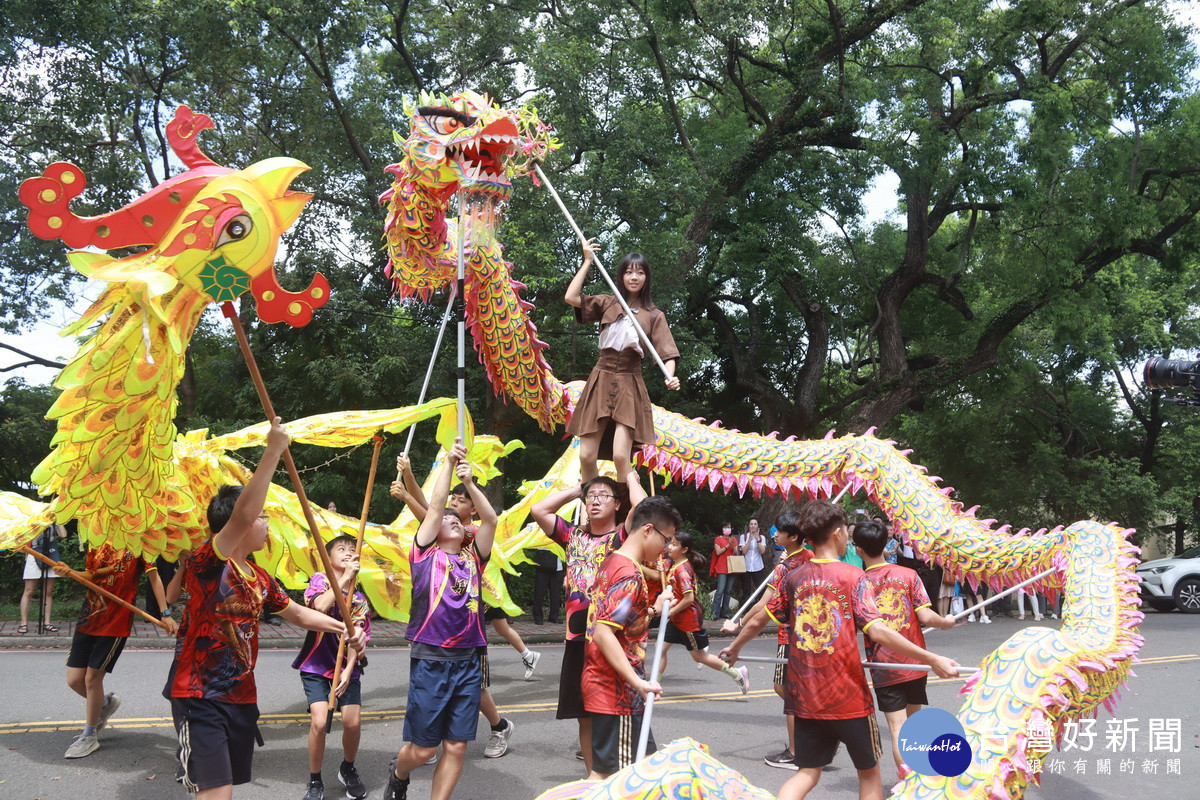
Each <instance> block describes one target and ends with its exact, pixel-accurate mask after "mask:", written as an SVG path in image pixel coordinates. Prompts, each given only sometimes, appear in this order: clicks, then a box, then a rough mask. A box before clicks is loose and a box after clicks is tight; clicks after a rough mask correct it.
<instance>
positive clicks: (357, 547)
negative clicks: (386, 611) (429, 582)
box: [325, 433, 383, 733]
mask: <svg viewBox="0 0 1200 800" xmlns="http://www.w3.org/2000/svg"><path fill="white" fill-rule="evenodd" d="M382 445H383V437H382V436H380V435H379V434H378V433H377V434H375V449H374V451H373V452H372V453H371V472H370V473H369V474H368V475H367V496H366V497H364V498H363V507H362V515H361V516H359V518H358V540H357V541H356V542H355V543H354V557H355V558H359V559H361V558H362V546H363V538H364V537H365V536H366V535H367V515H368V514H370V513H371V491H372V490H373V489H374V488H375V470H376V469H378V468H379V448H380V447H381V446H382ZM359 569H362V563H361V561H360V563H359ZM329 580H330V583H331V584H332V582H333V576H332V575H330V576H329ZM357 584H358V574H357V573H356V574H355V575H354V578H353V580H351V581H350V586H349V588H347V589H346V598H347V602H348V603H349V605H350V606H351V607H353V606H354V588H355V586H356V585H357ZM333 591H334V594H337V591H338V590H337V587H336V586H334V587H333ZM342 621H343V622H345V623H346V630H347V631H348V630H350V621H349V620H342ZM345 657H346V637H345V636H343V637H341V638H340V639H338V652H337V658H336V659H335V660H334V662H333V683H332V685H330V687H329V716H328V717H326V718H325V732H326V733H328V732H329V731H331V730H333V710H334V709H335V708H336V707H337V686H338V682H339V681H340V680H341V678H342V659H343V658H345Z"/></svg>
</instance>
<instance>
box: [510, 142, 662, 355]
mask: <svg viewBox="0 0 1200 800" xmlns="http://www.w3.org/2000/svg"><path fill="white" fill-rule="evenodd" d="M533 169H534V170H535V171H536V172H537V174H538V177H539V178H541V179H542V181H544V182H545V184H546V189H547V190H548V191H549V192H550V196H551V197H553V198H554V202H555V203H557V204H558V208H559V210H560V211H562V213H563V216H565V217H566V218H567V223H568V224H569V225H570V226H571V230H573V231H575V235H576V236H578V237H579V241H580V242H583V243H587V237H586V236H584V235H583V231H581V230H580V229H579V226H578V225H576V224H575V218H574V217H572V216H571V212H570V211H568V210H567V206H566V205H565V204H564V203H563V201H562V198H561V197H559V196H558V192H556V191H555V190H554V184H552V183H551V182H550V179H549V178H547V177H546V173H545V172H542V167H541V165H539V164H538V163H537V162H536V161H535V162H534V164H533ZM592 260H593V261H595V263H596V267H597V268H598V269H599V270H600V277H602V278H604V282H605V283H607V284H608V288H609V289H611V290H612V293H613V297H615V298H616V300H617V302H618V303H620V304H621V308H622V309H623V310H624V311H625V315H626V316H627V317H629V319H630V320H632V321H633V328H634V330H636V331H637V334H638V338H639V339H641V340H642V345H643V346H644V347H645V348H646V352H648V353H649V354H650V355H652V356H654V362H655V363H656V364H658V368H659V369H661V370H662V374H663V375H664V376H666V377H667V378H672V377H674V376H673V375H672V374H671V373H669V372H667V365H666V364H664V363H663V360H662V357H661V356H660V355H659V354H658V351H657V350H655V349H654V343H653V342H651V341H650V337H649V336H647V335H646V331H645V330H644V329H643V328H642V323H640V322H638V318H637V314H634V313H633V311H631V310H630V309H629V304H628V303H626V302H625V298H624V296H623V295H622V294H621V292H620V290H619V289H618V288H617V284H616V283H614V282H613V279H612V276H610V275H609V274H608V270H606V269H605V268H604V265H603V264H601V263H600V256H599V255H597V254H596V253H592Z"/></svg>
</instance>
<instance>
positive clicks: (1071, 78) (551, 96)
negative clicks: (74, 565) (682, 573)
mask: <svg viewBox="0 0 1200 800" xmlns="http://www.w3.org/2000/svg"><path fill="white" fill-rule="evenodd" d="M0 25H2V26H3V38H2V44H0V76H2V77H3V80H0V121H2V122H3V124H4V129H5V131H6V135H5V137H4V140H3V142H0V174H2V176H3V177H2V180H3V185H4V186H5V187H6V189H5V191H3V192H0V208H2V209H3V214H0V226H2V227H0V233H2V234H3V235H2V236H0V243H2V244H0V247H3V255H4V258H3V261H2V263H0V327H2V328H3V329H5V330H8V331H13V330H17V329H20V328H21V327H22V326H24V325H26V324H27V323H28V321H29V320H30V319H31V318H32V316H33V315H35V314H36V313H38V309H39V306H41V305H42V304H46V303H53V302H56V301H59V300H61V299H62V298H64V297H67V296H69V295H70V294H71V293H72V292H74V291H76V290H77V288H78V286H79V282H80V278H79V276H77V275H75V274H73V272H72V270H70V269H69V268H68V267H67V266H66V264H65V262H64V260H63V259H62V247H61V243H51V242H43V241H41V240H38V239H35V238H34V237H32V236H30V235H29V234H28V233H27V232H26V231H25V230H24V228H23V223H24V214H23V213H20V212H21V211H22V210H23V209H22V208H21V207H20V205H19V203H18V202H17V199H16V187H17V185H18V184H19V182H20V181H21V180H22V179H23V178H25V177H29V176H32V175H35V174H38V173H39V172H40V170H41V169H42V168H43V167H44V166H45V165H46V164H47V163H49V162H50V161H53V160H57V159H63V160H70V161H73V162H75V163H77V164H79V166H80V167H81V168H82V169H83V170H84V172H85V174H86V175H87V176H88V181H89V187H88V189H87V191H86V192H85V193H84V194H83V196H82V197H81V198H80V199H79V201H77V204H78V206H79V210H80V213H95V212H98V211H107V210H111V209H114V208H116V207H117V206H119V205H121V204H122V203H124V202H126V201H128V200H129V199H131V198H132V197H134V196H135V195H136V194H138V193H140V192H142V191H144V190H145V189H146V188H148V187H149V186H152V185H155V184H156V183H158V182H159V181H161V180H163V179H164V178H165V177H166V176H168V175H170V174H171V173H172V172H173V171H175V170H176V169H177V167H178V165H173V164H172V163H171V159H170V158H169V156H168V150H167V148H166V144H165V133H164V127H165V124H166V122H167V121H168V120H169V119H170V118H171V115H172V113H173V109H174V106H175V105H177V104H180V103H186V104H188V105H190V106H192V107H193V108H194V109H195V110H197V111H203V112H204V113H206V114H209V115H210V116H211V117H212V118H213V120H214V121H215V122H216V130H215V131H213V132H208V133H206V134H205V137H206V138H205V147H206V150H207V151H208V152H209V153H210V154H211V155H212V156H213V158H214V159H215V160H217V161H218V162H220V163H228V164H245V163H249V162H250V161H253V160H257V159H261V158H265V157H269V156H276V155H287V156H292V157H295V158H298V159H300V160H302V161H304V162H306V163H307V164H309V165H310V166H311V167H312V171H311V172H309V173H307V174H306V175H305V176H303V177H302V178H301V179H300V180H299V181H298V183H297V186H298V188H301V189H303V190H305V191H311V192H313V193H314V194H315V199H314V201H313V202H312V203H311V204H310V206H309V209H308V210H307V211H306V212H305V213H304V214H303V215H302V216H301V218H300V220H299V222H298V223H297V224H296V226H295V227H294V228H293V230H292V232H291V233H289V234H288V235H287V237H286V252H285V255H284V257H283V258H282V264H281V268H280V272H281V279H282V280H283V281H285V282H288V283H291V284H296V285H298V284H301V283H302V282H305V281H307V280H308V278H309V277H310V276H311V274H312V273H313V272H315V271H318V270H319V271H321V272H323V273H324V274H325V275H326V276H327V277H329V279H330V281H331V283H332V286H333V299H332V300H331V302H330V303H329V305H328V306H326V307H325V308H324V309H322V310H321V311H320V312H319V313H318V316H317V318H316V319H315V321H314V322H313V324H311V325H310V326H308V327H307V328H303V329H296V330H293V329H288V328H286V327H285V326H276V327H270V326H264V325H252V334H253V341H254V344H255V348H256V351H257V352H258V353H259V358H260V361H261V362H262V365H263V369H264V372H265V373H266V374H267V379H268V382H269V385H270V387H271V390H272V395H273V397H274V398H275V400H276V404H277V406H278V407H279V409H280V411H281V413H284V414H285V416H297V415H301V414H309V413H318V412H324V411H333V410H340V409H347V408H365V407H388V406H396V405H406V404H410V403H413V402H415V400H416V395H417V391H418V388H419V386H420V381H421V378H422V376H423V373H424V368H425V363H426V358H427V357H428V355H429V353H430V351H431V349H432V342H433V337H434V334H435V332H436V331H435V328H436V325H437V321H438V319H439V318H440V311H441V309H440V308H439V307H438V302H437V301H435V302H434V304H433V305H432V306H431V307H422V306H418V305H414V304H404V305H399V304H397V303H395V302H394V301H392V300H391V299H390V298H389V287H388V285H387V282H386V280H385V278H384V275H383V265H384V260H385V259H384V256H383V253H382V251H381V249H380V235H381V230H382V216H383V215H382V213H381V211H380V209H379V207H378V205H377V203H376V198H377V197H378V195H379V194H380V193H381V192H382V191H383V190H384V189H385V188H386V187H387V183H388V180H387V176H386V175H385V173H384V172H383V168H384V167H385V166H386V165H387V164H388V163H390V162H392V161H395V160H398V158H399V155H398V151H397V148H396V146H395V144H394V140H393V131H395V130H400V131H401V132H403V131H404V130H406V128H407V123H406V121H405V118H404V114H403V111H402V99H403V98H404V97H405V96H411V95H413V94H415V93H416V92H417V91H419V90H431V91H447V92H453V91H455V90H457V89H460V88H473V89H476V90H479V91H486V92H488V93H490V94H491V95H493V96H494V97H496V98H497V99H499V100H501V101H502V102H505V103H514V102H534V103H536V104H537V106H538V108H539V111H540V113H541V116H542V117H543V118H544V119H546V120H547V121H549V122H551V123H552V124H553V125H555V127H556V129H557V131H558V133H557V135H558V137H559V138H560V139H561V140H562V141H563V142H564V143H565V146H564V148H563V150H561V151H560V152H559V153H557V154H556V155H555V156H553V157H552V159H551V160H550V162H549V163H548V164H547V166H546V168H547V171H548V172H549V173H550V174H551V176H552V177H553V179H554V181H555V184H556V186H557V187H558V188H559V191H560V192H561V194H562V195H563V196H564V198H565V199H566V201H567V203H568V204H569V205H570V206H571V207H572V208H573V209H574V210H575V213H576V217H577V219H578V220H579V222H580V224H581V226H582V227H583V228H584V230H586V231H588V232H589V233H590V234H596V235H599V236H600V237H601V238H602V239H603V240H604V241H605V242H606V244H607V245H608V252H609V253H610V254H613V253H617V252H618V251H621V252H623V251H627V250H632V249H636V250H639V251H641V252H643V253H645V254H646V255H647V256H648V257H649V258H650V261H651V263H652V264H653V265H654V270H655V272H656V280H655V286H656V300H657V301H658V302H659V304H660V305H661V306H663V307H664V308H665V309H666V311H667V315H668V318H669V319H670V320H671V322H672V325H673V328H674V330H675V333H676V338H677V340H678V341H679V343H680V344H681V346H682V348H681V349H682V351H683V353H684V355H683V359H682V362H681V364H680V370H679V371H680V374H681V375H682V376H684V378H685V380H684V391H683V392H682V393H681V394H679V395H674V394H672V395H671V396H670V397H666V396H662V395H661V394H660V393H658V392H656V391H654V390H653V389H652V394H653V395H654V397H655V400H656V402H660V403H662V404H663V405H665V406H667V407H668V408H671V409H673V410H676V411H680V412H681V413H684V414H687V415H689V416H704V417H707V418H710V419H711V418H720V419H722V420H723V421H724V422H725V424H727V425H730V426H734V427H738V428H741V429H743V430H759V431H763V432H768V431H772V430H777V431H780V432H781V433H783V434H785V435H796V436H799V437H813V436H820V435H823V434H824V433H825V432H826V431H827V430H829V429H837V430H838V431H853V432H858V433H861V432H864V431H865V430H867V429H868V428H870V427H872V426H874V427H876V428H878V429H879V430H880V431H881V432H882V433H884V434H886V435H890V436H892V437H895V438H898V439H900V440H902V441H903V442H904V443H905V444H906V445H907V446H911V447H914V448H915V449H916V452H915V454H914V456H913V457H914V458H915V459H916V460H918V461H920V462H921V463H924V464H926V465H928V466H929V467H930V469H931V471H932V472H933V473H935V474H940V475H942V476H943V477H944V478H945V479H946V481H947V482H948V483H949V484H951V485H954V486H956V487H957V488H958V489H959V490H960V491H961V493H962V495H963V498H964V499H965V500H966V501H968V504H969V505H974V504H975V503H982V504H983V505H984V506H985V508H986V509H987V511H988V515H989V516H995V517H1000V518H1011V520H1012V521H1014V522H1018V523H1020V524H1034V525H1036V524H1052V523H1055V522H1063V521H1071V520H1074V519H1079V518H1085V517H1091V516H1096V517H1102V518H1105V519H1106V520H1107V519H1119V520H1121V521H1123V522H1128V523H1130V524H1133V525H1137V526H1139V527H1141V528H1145V529H1157V528H1158V527H1160V526H1164V525H1168V526H1170V525H1172V524H1173V521H1174V520H1176V519H1186V520H1187V525H1188V526H1192V522H1191V520H1192V513H1193V512H1192V507H1193V502H1194V498H1195V497H1196V489H1195V486H1196V480H1197V478H1198V477H1200V462H1198V460H1197V458H1196V457H1194V456H1192V455H1191V454H1192V452H1193V448H1192V447H1190V446H1189V445H1190V444H1191V442H1192V441H1193V440H1192V437H1191V436H1190V434H1191V433H1193V432H1194V431H1195V429H1196V425H1197V423H1196V422H1195V419H1194V417H1195V414H1196V411H1194V410H1192V409H1186V408H1178V407H1175V406H1173V405H1170V404H1166V403H1164V402H1163V399H1162V397H1160V396H1159V395H1158V394H1157V393H1152V392H1148V391H1147V390H1146V389H1145V388H1144V387H1143V386H1141V384H1140V381H1139V380H1138V379H1137V378H1136V377H1135V376H1136V373H1137V371H1138V367H1139V365H1140V363H1141V362H1142V361H1143V360H1144V359H1145V358H1146V357H1148V356H1150V355H1156V354H1158V355H1161V354H1175V355H1180V356H1182V355H1185V354H1188V353H1190V352H1192V351H1195V350H1197V349H1200V328H1198V326H1197V319H1196V314H1195V305H1194V304H1193V302H1192V299H1191V298H1192V297H1193V296H1194V294H1195V289H1196V283H1197V277H1198V274H1200V273H1198V272H1197V269H1198V267H1197V263H1196V242H1197V238H1198V236H1200V225H1198V224H1197V220H1196V216H1197V214H1198V213H1200V93H1198V92H1197V87H1196V83H1195V79H1194V76H1195V70H1196V66H1197V61H1196V58H1197V53H1196V48H1195V44H1194V42H1193V41H1192V40H1191V39H1189V33H1190V32H1189V31H1188V30H1186V29H1185V28H1184V27H1182V26H1181V25H1180V24H1179V23H1177V22H1176V21H1175V20H1174V18H1173V17H1172V13H1171V7H1170V4H1169V3H1168V2H1166V0H1010V2H993V1H992V0H987V1H985V0H882V1H881V0H830V1H829V2H826V3H807V2H794V1H792V0H788V2H783V1H782V0H750V1H749V2H742V3H737V4H730V3H727V2H721V1H720V0H641V1H638V0H628V1H627V2H612V1H611V0H595V1H593V2H587V1H586V0H585V1H581V2H576V3H569V4H568V3H561V2H557V0H550V2H537V3H535V2H526V1H525V0H514V2H508V3H491V2H479V0H463V1H462V2H450V3H432V2H427V0H392V1H391V2H383V1H372V0H317V2H311V1H310V0H305V2H300V0H270V2H267V1H266V0H196V2H193V3H189V4H186V5H184V6H170V7H168V6H166V5H165V4H162V3H158V2H155V1H154V0H12V1H11V2H9V3H7V4H6V9H5V12H4V16H3V18H2V19H0ZM888 180H896V181H897V182H898V186H899V189H898V192H897V197H896V204H895V207H894V208H893V209H889V211H891V212H892V213H889V214H886V215H879V214H872V213H870V211H871V209H870V208H868V206H867V204H866V198H867V196H868V194H869V193H870V192H871V191H872V189H873V188H874V187H877V186H878V185H880V182H881V181H884V182H886V181H888ZM501 241H502V242H503V243H504V244H505V246H506V251H505V252H506V256H507V257H508V258H509V259H510V260H511V261H512V262H513V263H514V265H515V272H516V276H517V277H518V279H520V280H521V281H522V282H524V283H526V284H527V286H528V288H527V289H526V290H525V291H526V298H527V299H528V300H530V301H531V302H532V303H533V304H534V305H535V306H536V307H537V311H536V312H535V315H536V318H537V320H538V324H539V329H540V330H541V332H542V334H543V336H544V338H545V339H546V341H548V342H549V343H550V345H551V350H550V351H549V355H548V358H549V360H550V362H551V364H552V365H553V366H554V367H555V369H556V370H557V372H558V373H559V376H560V377H562V378H563V379H575V378H579V377H582V376H583V375H584V374H586V372H587V370H588V369H589V368H590V366H591V363H592V358H593V353H594V339H593V337H591V336H589V335H588V334H589V333H590V331H584V330H581V329H579V328H577V327H576V325H575V323H574V322H573V318H572V316H571V314H570V313H569V310H570V309H569V308H568V307H567V306H566V304H565V303H564V302H563V299H562V295H563V291H564V289H565V286H566V283H567V281H568V280H569V277H570V274H571V273H572V271H573V270H574V268H575V265H576V264H577V263H578V261H577V258H578V247H577V244H576V243H575V242H574V241H573V239H572V236H571V234H570V231H569V229H568V228H567V226H566V224H565V223H564V222H563V221H562V220H561V219H560V218H559V216H558V213H557V211H556V209H555V208H554V207H553V205H552V204H551V203H550V201H549V200H548V198H547V197H546V196H545V194H544V193H541V192H540V191H538V190H537V189H535V188H534V187H532V186H530V185H527V184H526V185H522V186H521V187H519V188H518V192H517V194H516V195H515V197H514V198H513V200H512V202H511V203H510V207H509V209H508V212H507V217H506V222H505V224H504V227H503V229H502V235H501ZM447 358H448V356H447ZM190 360H191V369H190V370H189V377H188V380H187V381H185V384H184V386H183V387H181V391H182V394H183V398H184V403H183V406H182V407H183V417H182V418H181V419H180V421H179V423H180V425H181V427H187V428H191V427H203V426H205V425H208V426H212V427H213V428H214V429H222V430H223V429H227V428H230V427H233V426H235V425H240V424H245V423H248V422H250V421H253V420H256V419H257V418H258V416H259V413H258V410H257V404H256V400H255V397H254V392H253V389H252V387H250V386H249V384H248V382H247V381H246V380H245V370H244V367H243V366H242V365H241V364H240V361H239V357H238V354H237V352H236V348H234V347H232V346H231V344H230V342H229V334H228V331H227V329H226V328H225V327H224V326H223V324H222V323H220V322H218V321H217V320H216V319H215V318H214V320H213V321H212V323H211V324H206V325H205V326H204V327H202V329H201V331H200V332H199V334H198V335H197V337H196V339H195V340H194V341H193V345H192V350H191V353H190ZM442 363H444V364H449V363H450V362H449V361H448V360H447V361H443V362H442ZM433 391H434V392H435V393H441V394H448V393H450V392H451V391H452V388H451V385H450V369H449V368H448V367H447V368H445V369H443V370H441V371H439V372H438V373H437V380H436V381H435V384H434V387H433ZM16 400H20V403H21V404H22V408H25V407H27V405H28V402H29V400H30V398H29V397H28V396H27V395H21V397H20V398H16V397H15V396H14V400H13V401H14V402H15V401H16ZM470 401H471V404H472V409H473V412H474V413H475V416H476V418H477V419H478V420H479V427H480V429H481V430H485V431H494V432H497V433H500V434H501V435H503V436H505V437H506V438H513V437H519V438H522V439H523V440H525V441H526V443H527V445H528V449H527V450H526V451H524V452H522V453H520V454H517V455H514V456H513V457H510V459H509V461H510V464H509V468H510V469H509V471H510V475H514V476H519V479H525V478H530V477H534V476H535V475H537V474H540V471H541V470H542V469H544V467H545V465H548V464H549V463H550V461H551V460H552V457H553V454H554V451H555V449H556V448H558V447H559V446H560V443H559V442H558V441H557V439H554V438H553V437H547V436H545V435H543V434H540V433H538V432H537V428H536V425H534V424H533V423H532V421H530V420H527V419H524V418H523V417H522V416H521V415H520V413H519V412H518V411H517V410H516V409H515V408H514V407H512V406H506V405H504V404H503V403H501V402H497V401H496V400H494V399H493V398H492V397H491V390H490V387H489V386H487V385H486V379H485V378H484V376H483V373H482V370H478V369H477V370H474V371H473V372H472V376H471V387H470ZM423 446H428V445H423ZM6 457H7V456H5V458H6ZM328 457H329V454H312V459H311V463H312V464H314V465H315V464H318V463H323V462H324V461H325V460H327V459H328ZM7 471H8V470H7V469H6V470H5V473H7ZM323 472H324V473H327V474H326V475H325V476H324V477H322V478H320V479H318V480H319V481H320V482H321V487H320V489H321V492H313V494H314V496H318V495H320V494H321V493H323V494H324V495H328V496H329V497H331V498H333V499H336V500H337V501H338V502H339V505H343V504H344V507H355V508H356V507H357V503H358V502H359V500H358V499H356V498H355V489H354V488H353V487H354V486H359V485H361V484H362V477H363V474H364V473H365V466H362V467H361V469H359V468H358V467H348V466H343V465H341V464H340V462H339V463H337V464H332V465H329V467H328V468H327V469H325V470H323ZM519 479H518V481H517V482H519ZM513 483H514V484H515V482H513ZM730 507H731V505H730V502H729V501H726V500H719V499H713V500H707V499H706V500H704V501H703V502H702V504H701V506H700V507H699V509H700V511H699V513H701V514H702V515H703V516H705V517H707V516H712V517H713V518H714V520H709V522H710V523H711V522H712V521H715V519H716V518H717V517H719V516H724V515H726V513H727V510H728V509H729V508H730ZM699 521H700V520H698V522H699Z"/></svg>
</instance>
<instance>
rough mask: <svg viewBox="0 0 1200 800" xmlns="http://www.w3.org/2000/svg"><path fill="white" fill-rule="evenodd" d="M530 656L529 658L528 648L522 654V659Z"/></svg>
mask: <svg viewBox="0 0 1200 800" xmlns="http://www.w3.org/2000/svg"><path fill="white" fill-rule="evenodd" d="M528 656H529V648H528V647H526V648H525V651H524V652H523V653H521V658H526V657H528Z"/></svg>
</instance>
